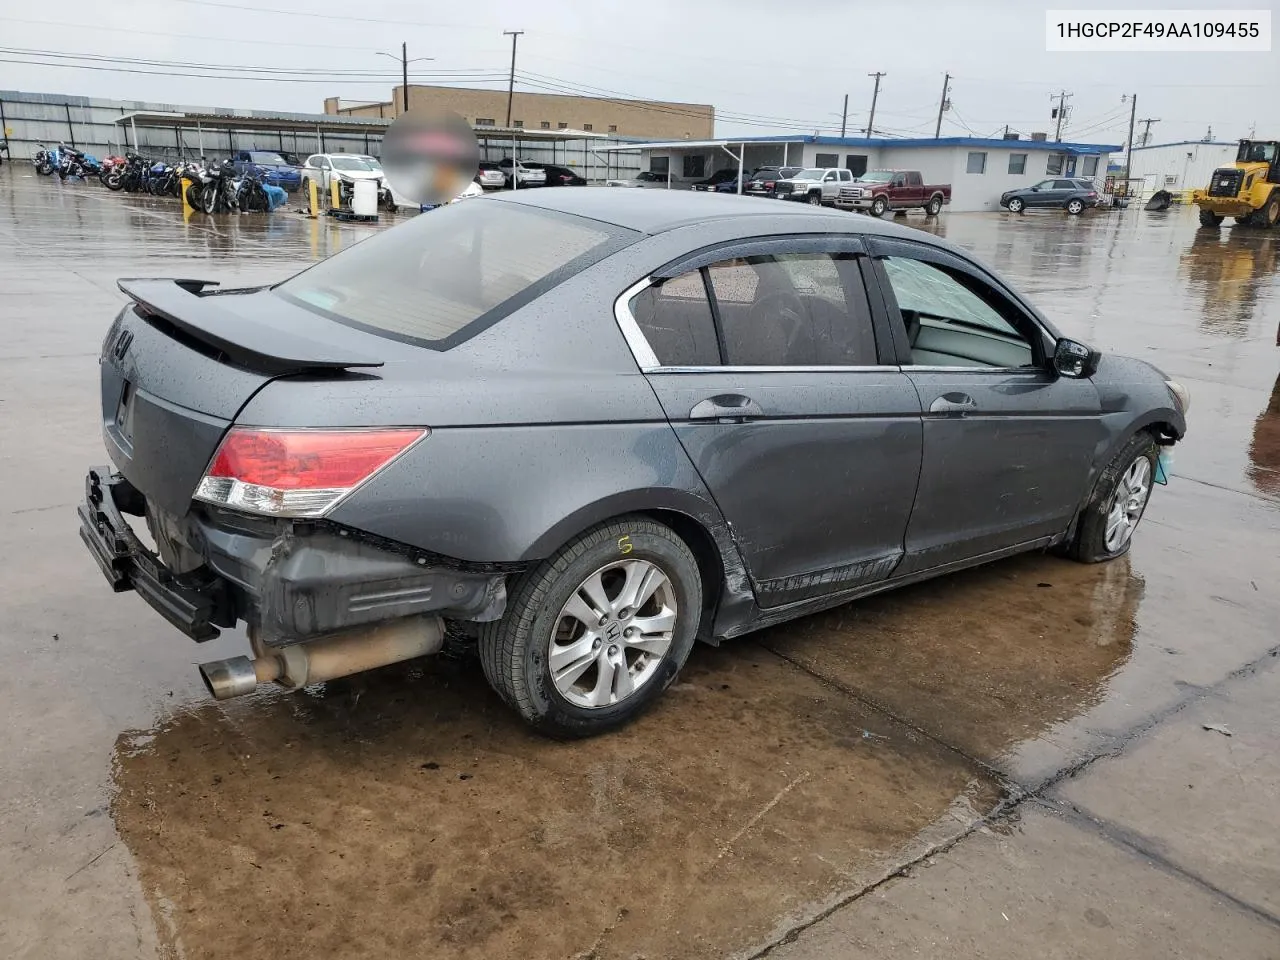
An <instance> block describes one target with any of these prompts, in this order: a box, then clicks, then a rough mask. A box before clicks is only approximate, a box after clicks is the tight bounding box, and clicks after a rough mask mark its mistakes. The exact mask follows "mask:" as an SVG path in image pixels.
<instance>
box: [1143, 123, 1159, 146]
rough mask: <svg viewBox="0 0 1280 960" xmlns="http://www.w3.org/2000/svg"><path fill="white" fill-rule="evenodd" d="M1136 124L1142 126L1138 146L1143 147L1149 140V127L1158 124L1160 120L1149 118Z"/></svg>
mask: <svg viewBox="0 0 1280 960" xmlns="http://www.w3.org/2000/svg"><path fill="white" fill-rule="evenodd" d="M1138 122H1139V123H1140V124H1142V143H1140V144H1139V146H1142V147H1145V146H1146V145H1147V141H1148V140H1150V139H1151V125H1152V124H1153V123H1159V122H1160V119H1159V118H1158V117H1156V118H1150V117H1149V118H1147V119H1145V120H1139V121H1138Z"/></svg>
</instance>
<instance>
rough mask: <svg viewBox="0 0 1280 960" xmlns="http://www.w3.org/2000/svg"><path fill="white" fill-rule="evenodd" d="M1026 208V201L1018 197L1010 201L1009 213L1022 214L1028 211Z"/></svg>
mask: <svg viewBox="0 0 1280 960" xmlns="http://www.w3.org/2000/svg"><path fill="white" fill-rule="evenodd" d="M1026 206H1027V204H1026V202H1025V201H1023V200H1022V199H1020V198H1018V197H1014V198H1013V199H1012V200H1010V201H1009V212H1010V213H1021V212H1022V211H1023V210H1024V209H1026Z"/></svg>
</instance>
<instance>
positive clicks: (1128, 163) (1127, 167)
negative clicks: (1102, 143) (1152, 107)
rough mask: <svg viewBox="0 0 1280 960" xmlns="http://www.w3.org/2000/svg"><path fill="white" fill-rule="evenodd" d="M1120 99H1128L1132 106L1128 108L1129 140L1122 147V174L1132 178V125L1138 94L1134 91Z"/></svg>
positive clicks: (1136, 110)
mask: <svg viewBox="0 0 1280 960" xmlns="http://www.w3.org/2000/svg"><path fill="white" fill-rule="evenodd" d="M1121 100H1122V101H1123V100H1129V101H1131V103H1132V106H1131V107H1130V108H1129V142H1128V144H1126V146H1125V148H1124V175H1125V178H1126V179H1132V178H1133V125H1134V123H1135V122H1136V121H1137V117H1138V95H1137V94H1136V93H1132V94H1129V95H1128V96H1126V97H1122V98H1121Z"/></svg>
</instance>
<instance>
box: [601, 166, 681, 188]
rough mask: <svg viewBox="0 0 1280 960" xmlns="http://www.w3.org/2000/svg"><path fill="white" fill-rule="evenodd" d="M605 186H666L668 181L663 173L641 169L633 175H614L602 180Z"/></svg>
mask: <svg viewBox="0 0 1280 960" xmlns="http://www.w3.org/2000/svg"><path fill="white" fill-rule="evenodd" d="M604 185H605V186H606V187H667V186H670V181H669V179H668V177H667V174H665V173H654V172H653V171H651V170H641V171H640V172H639V173H637V174H636V175H635V176H634V177H615V178H614V179H612V180H606V181H605V182H604Z"/></svg>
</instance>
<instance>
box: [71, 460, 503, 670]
mask: <svg viewBox="0 0 1280 960" xmlns="http://www.w3.org/2000/svg"><path fill="white" fill-rule="evenodd" d="M78 513H79V517H80V538H81V540H83V541H84V543H85V546H86V547H88V549H89V552H90V554H92V556H93V558H94V559H95V560H96V561H97V563H98V566H99V567H100V568H101V569H102V572H103V574H104V575H105V576H106V578H107V581H108V582H109V583H110V584H111V586H112V589H113V590H115V591H116V592H122V591H125V590H130V589H133V590H136V591H137V592H138V594H139V595H140V596H141V597H142V598H143V599H144V600H146V601H147V603H149V604H150V605H151V606H152V607H153V608H155V610H156V611H157V612H158V613H159V614H160V615H161V616H163V617H164V618H165V619H166V620H168V621H169V622H170V623H171V624H173V625H174V626H175V627H177V628H178V629H179V630H181V631H182V632H183V633H185V634H186V635H187V636H188V637H190V638H191V639H193V640H196V641H204V640H210V639H212V638H214V637H216V636H218V632H219V631H218V628H219V627H232V626H235V624H236V622H237V621H239V620H243V621H245V622H246V623H247V624H249V625H250V626H251V627H253V628H255V630H256V634H257V636H258V637H259V638H260V639H261V640H262V641H263V642H265V643H267V644H271V645H276V646H284V645H288V644H292V643H299V642H304V641H307V640H311V639H314V638H316V637H321V636H326V635H328V634H332V633H336V632H338V631H343V630H348V629H351V628H352V627H358V626H363V625H370V624H376V623H380V622H383V621H387V620H395V619H399V618H402V617H409V616H415V615H420V614H432V615H435V616H441V617H446V618H450V619H458V620H476V621H487V620H496V619H498V618H499V617H501V616H502V613H503V611H504V610H505V608H506V576H507V573H508V572H510V571H507V570H494V569H477V568H474V567H473V566H468V565H465V564H461V563H458V562H456V561H451V560H449V559H448V558H443V557H435V556H424V555H421V554H420V552H416V551H414V550H413V549H412V548H410V547H407V546H404V545H401V544H388V543H383V542H371V541H370V540H368V539H367V538H364V537H362V536H361V535H360V534H359V533H358V532H357V531H352V530H347V529H344V528H338V527H334V526H332V525H326V524H323V523H317V522H314V521H292V520H260V519H257V518H252V517H245V516H241V515H238V514H234V513H231V512H229V511H218V510H212V509H211V510H208V511H205V510H203V509H201V510H193V511H192V512H190V513H188V514H187V516H185V517H182V518H174V517H170V516H166V515H162V514H159V513H157V512H155V511H154V510H151V511H149V510H148V509H147V503H146V499H145V498H144V497H143V496H142V494H140V493H139V492H138V491H137V490H136V489H135V488H134V487H133V486H132V485H131V484H130V483H129V482H128V481H127V480H126V479H125V478H124V477H122V476H120V475H118V474H112V473H111V471H110V470H109V469H108V468H101V467H100V468H97V469H94V470H91V471H89V475H88V477H87V478H86V480H85V501H84V503H82V504H81V505H80V507H79V509H78ZM123 513H128V514H130V515H134V516H146V517H147V519H148V526H149V528H150V530H151V532H152V535H153V536H154V537H155V539H156V542H157V545H158V551H153V550H151V549H150V548H148V547H147V546H146V545H145V544H144V543H143V542H142V541H141V540H140V539H139V538H138V536H137V535H136V534H135V533H134V532H133V530H132V529H130V527H129V525H128V524H127V523H126V522H125V520H124V517H123V516H122V514H123Z"/></svg>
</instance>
